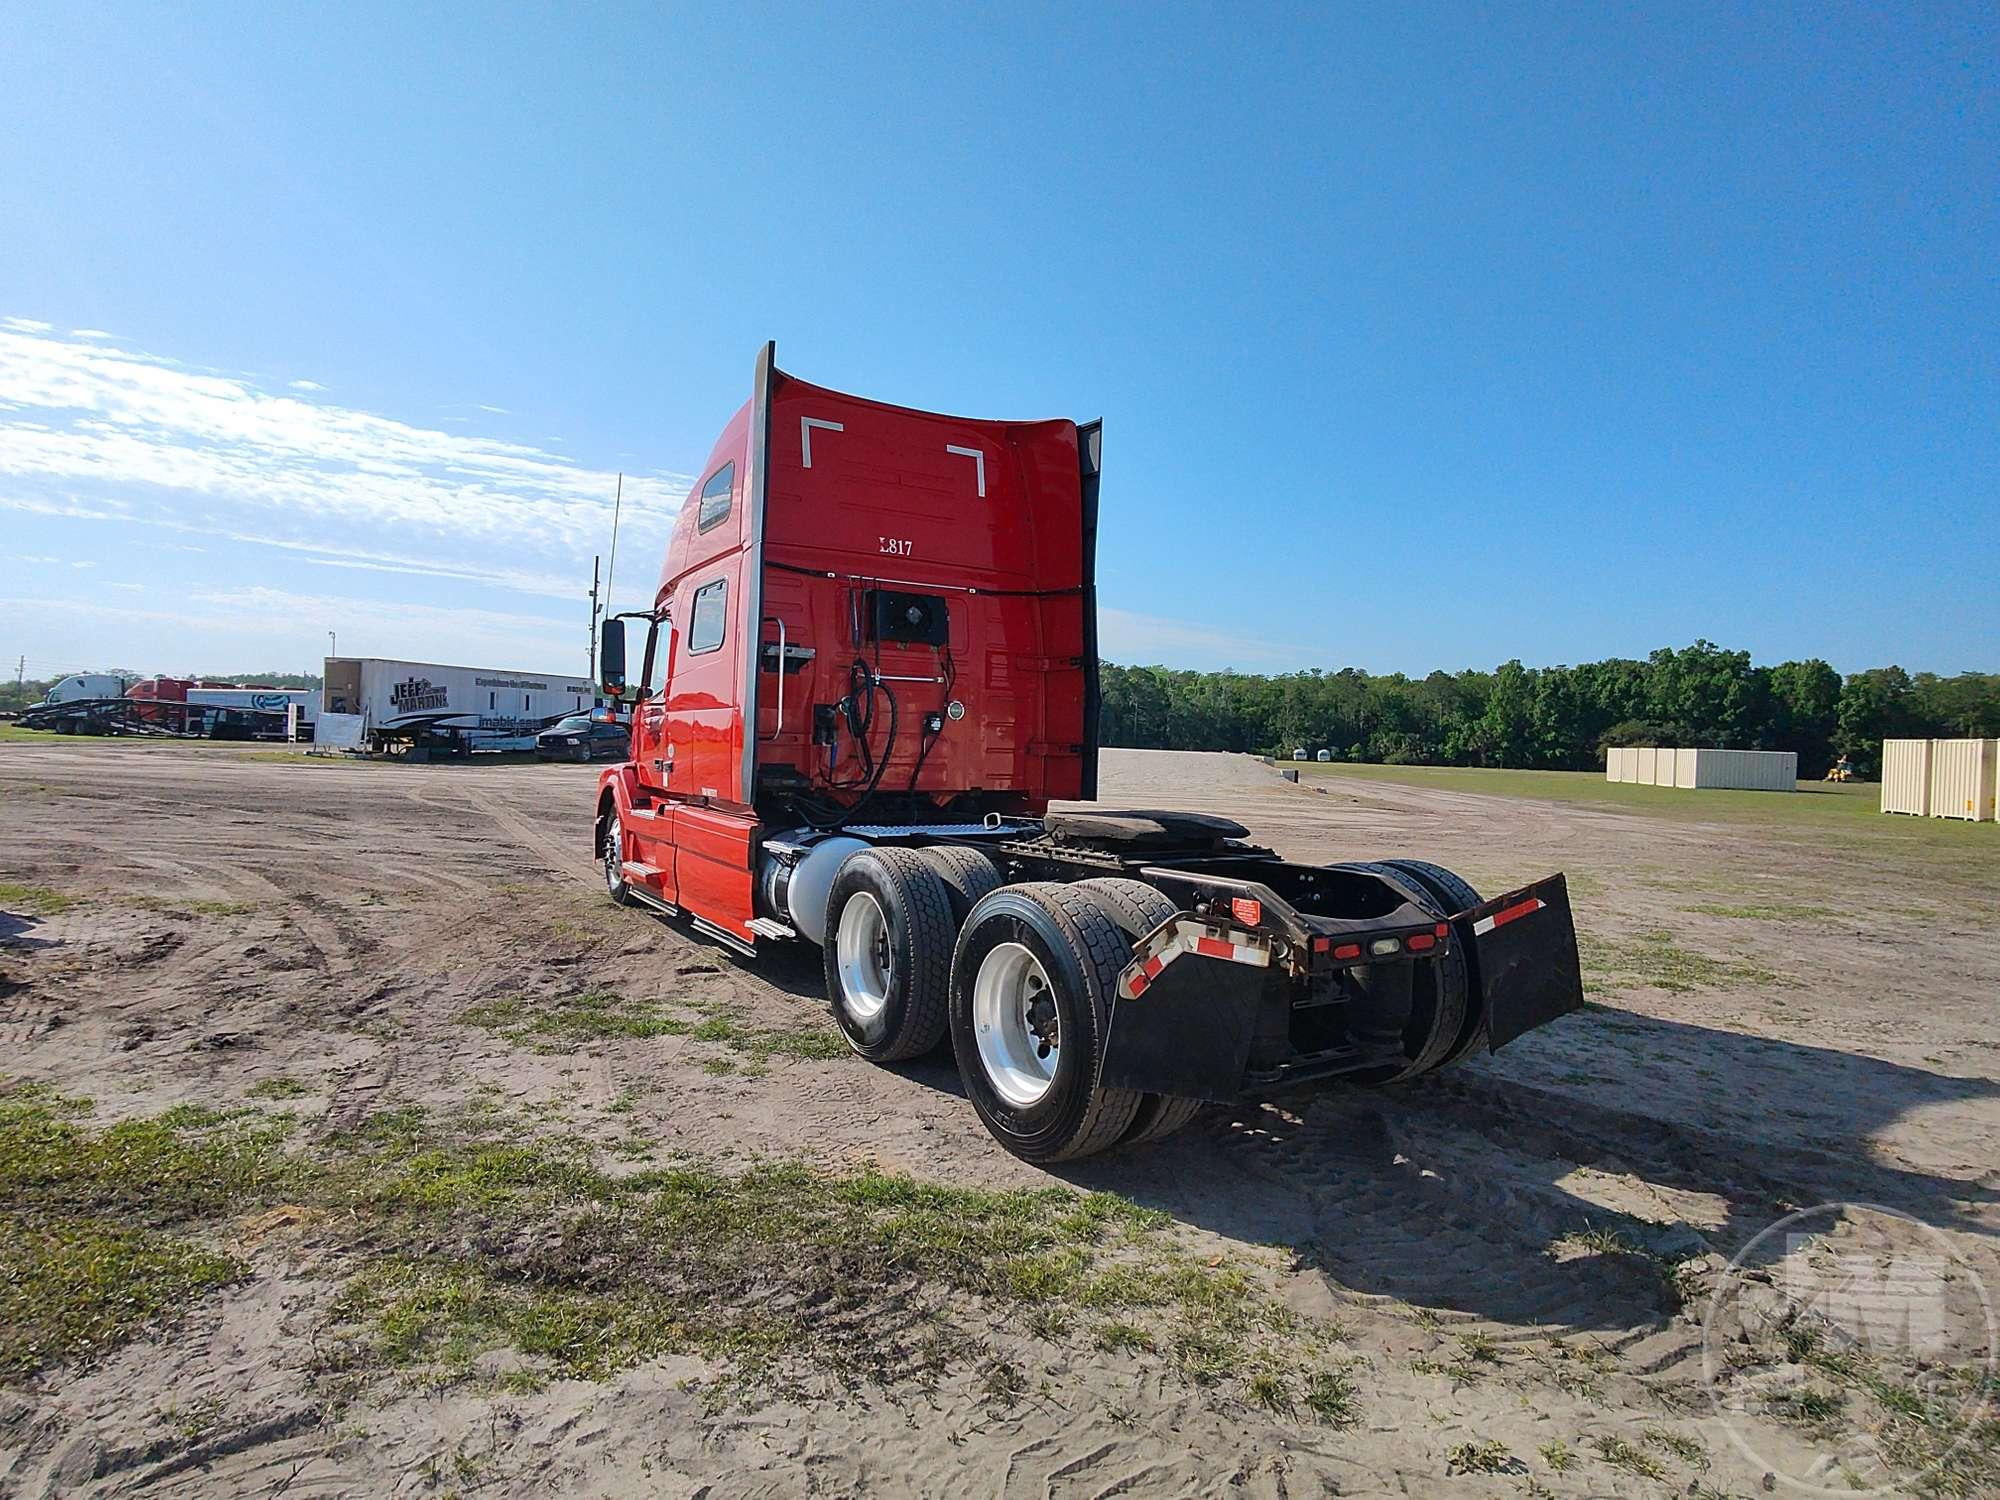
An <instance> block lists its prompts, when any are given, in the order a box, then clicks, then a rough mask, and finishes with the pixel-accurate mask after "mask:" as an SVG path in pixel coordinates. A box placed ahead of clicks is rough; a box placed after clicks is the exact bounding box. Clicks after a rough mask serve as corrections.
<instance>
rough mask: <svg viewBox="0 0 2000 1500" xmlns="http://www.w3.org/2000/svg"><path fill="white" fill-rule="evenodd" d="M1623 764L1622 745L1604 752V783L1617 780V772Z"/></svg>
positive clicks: (1623, 753)
mask: <svg viewBox="0 0 2000 1500" xmlns="http://www.w3.org/2000/svg"><path fill="white" fill-rule="evenodd" d="M1624 764H1625V747H1624V746H1622V745H1613V746H1611V747H1610V748H1609V749H1607V750H1606V751H1605V752H1604V779H1605V780H1606V781H1617V780H1619V779H1620V778H1619V775H1618V771H1619V768H1620V767H1622V766H1623V765H1624Z"/></svg>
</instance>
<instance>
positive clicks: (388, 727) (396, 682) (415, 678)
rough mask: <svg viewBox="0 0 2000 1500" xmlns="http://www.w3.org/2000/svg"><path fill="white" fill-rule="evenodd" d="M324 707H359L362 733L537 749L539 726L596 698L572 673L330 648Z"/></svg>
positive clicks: (332, 710) (371, 738)
mask: <svg viewBox="0 0 2000 1500" xmlns="http://www.w3.org/2000/svg"><path fill="white" fill-rule="evenodd" d="M324 681H325V686H324V688H322V689H321V693H320V709H321V711H322V712H323V713H327V714H349V715H358V716H359V717H360V718H361V720H362V725H361V729H362V735H363V738H364V740H365V741H366V742H367V743H369V744H373V745H378V746H379V745H381V744H384V743H387V742H390V741H412V740H420V739H429V738H436V739H450V740H455V741H457V742H458V743H459V744H461V745H463V746H465V747H466V748H468V749H473V750H516V749H533V748H534V744H535V735H536V733H537V732H538V731H539V730H541V729H543V728H545V727H546V726H547V725H549V724H550V723H552V722H553V721H555V720H556V719H559V718H562V717H563V716H564V715H566V714H573V713H581V712H583V711H585V710H587V709H588V708H589V707H590V706H591V705H592V703H594V702H595V701H596V693H595V691H594V690H593V689H592V687H591V685H590V684H589V683H588V682H586V681H584V680H583V679H582V678H580V677H577V676H575V675H573V674H567V673H560V672H534V671H515V670H511V669H506V668H499V667H454V666H447V665H444V664H442V663H439V662H423V661H393V660H389V659H387V658H384V657H374V656H367V657H354V656H329V657H327V658H326V667H325V678H324Z"/></svg>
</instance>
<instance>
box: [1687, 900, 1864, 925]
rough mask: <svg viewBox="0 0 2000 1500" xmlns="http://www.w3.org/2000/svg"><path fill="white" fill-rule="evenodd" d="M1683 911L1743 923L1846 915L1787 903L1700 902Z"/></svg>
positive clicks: (1830, 910)
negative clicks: (1730, 918) (1726, 903)
mask: <svg viewBox="0 0 2000 1500" xmlns="http://www.w3.org/2000/svg"><path fill="white" fill-rule="evenodd" d="M1680 909H1681V910H1682V911H1688V912H1696V913H1699V914H1700V915H1701V916H1704V917H1733V918H1735V919H1736V920H1738V921H1743V922H1816V921H1826V920H1828V919H1830V918H1833V919H1837V918H1839V917H1841V916H1842V915H1844V914H1843V913H1841V912H1837V911H1835V910H1834V909H1833V908H1832V907H1830V906H1794V905H1791V904H1789V903H1787V902H1782V901H1770V902H1760V903H1756V904H1752V905H1746V906H1725V905H1723V904H1722V903H1720V902H1715V901H1698V902H1696V903H1695V904H1694V905H1692V906H1683V907H1681V908H1680Z"/></svg>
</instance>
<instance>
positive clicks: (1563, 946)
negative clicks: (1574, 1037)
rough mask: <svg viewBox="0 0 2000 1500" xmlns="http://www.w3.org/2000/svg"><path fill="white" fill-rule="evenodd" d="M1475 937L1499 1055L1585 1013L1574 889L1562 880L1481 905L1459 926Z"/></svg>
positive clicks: (1556, 878)
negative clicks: (1528, 1035)
mask: <svg viewBox="0 0 2000 1500" xmlns="http://www.w3.org/2000/svg"><path fill="white" fill-rule="evenodd" d="M1457 927H1458V931H1459V932H1460V934H1461V935H1463V934H1465V933H1468V932H1469V933H1470V934H1471V937H1472V945H1473V947H1474V949H1475V950H1476V953H1477V957H1478V969H1479V990H1480V994H1481V996H1482V997H1483V998H1484V999H1485V1001H1486V1032H1487V1036H1488V1038H1489V1040H1490V1042H1491V1045H1492V1046H1493V1047H1494V1049H1495V1050H1498V1049H1499V1048H1501V1047H1504V1046H1506V1045H1507V1043H1509V1042H1511V1041H1513V1040H1514V1038H1515V1037H1517V1036H1520V1035H1521V1034H1522V1033H1523V1032H1528V1031H1533V1030H1534V1029H1535V1028H1536V1027H1537V1026H1544V1025H1547V1024H1548V1023H1549V1022H1550V1021H1553V1020H1555V1019H1556V1017H1558V1016H1566V1015H1568V1014H1569V1013H1570V1012H1571V1011H1573V1010H1582V1009H1583V967H1582V964H1581V962H1580V960H1579V959H1578V957H1577V951H1576V923H1575V921H1574V919H1573V918H1572V917H1571V916H1570V910H1569V886H1568V884H1567V882H1565V881H1564V879H1563V877H1562V876H1560V875H1551V876H1550V877H1549V878H1548V879H1547V880H1541V881H1537V882H1536V883H1535V884H1533V885H1531V886H1528V887H1527V888H1526V889H1524V890H1518V891H1510V892H1508V893H1507V894H1506V895H1504V896H1496V897H1495V898H1494V899H1493V900H1491V901H1487V902H1484V903H1482V904H1481V905H1478V906H1475V907H1473V908H1472V910H1471V911H1469V912H1466V913H1464V914H1463V915H1461V916H1460V917H1459V918H1458V919H1457Z"/></svg>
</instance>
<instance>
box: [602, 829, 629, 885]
mask: <svg viewBox="0 0 2000 1500" xmlns="http://www.w3.org/2000/svg"><path fill="white" fill-rule="evenodd" d="M624 877H625V831H624V830H623V829H622V828H620V827H619V826H618V820H617V819H616V818H613V819H612V820H611V826H610V827H609V828H607V829H605V830H604V886H605V889H606V890H612V891H615V890H617V889H618V886H619V884H620V882H622V881H623V879H624Z"/></svg>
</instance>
